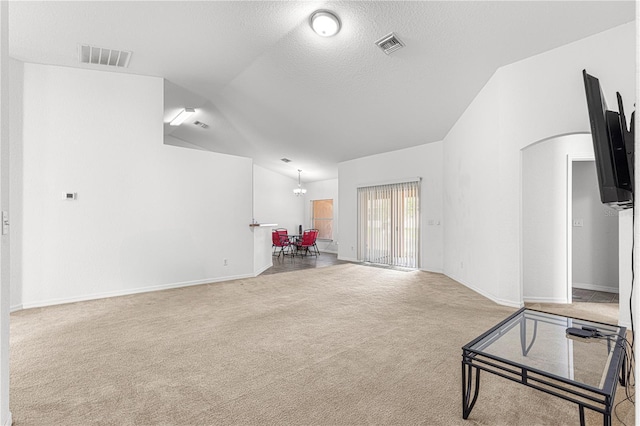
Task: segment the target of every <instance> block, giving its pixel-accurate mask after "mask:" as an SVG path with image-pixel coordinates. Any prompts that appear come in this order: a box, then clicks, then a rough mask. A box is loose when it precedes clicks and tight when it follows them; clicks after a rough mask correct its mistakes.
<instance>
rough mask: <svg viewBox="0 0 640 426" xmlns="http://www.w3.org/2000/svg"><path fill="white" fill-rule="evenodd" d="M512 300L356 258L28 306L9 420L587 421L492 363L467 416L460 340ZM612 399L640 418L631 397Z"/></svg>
mask: <svg viewBox="0 0 640 426" xmlns="http://www.w3.org/2000/svg"><path fill="white" fill-rule="evenodd" d="M512 312H514V309H511V308H506V307H502V306H498V305H496V304H494V303H492V302H490V301H488V300H487V299H485V298H483V297H481V296H479V295H478V294H476V293H474V292H473V291H471V290H469V289H467V288H466V287H464V286H462V285H460V284H458V283H456V282H455V281H452V280H450V279H448V278H446V277H444V276H443V275H440V274H431V273H426V272H418V271H416V272H401V271H395V270H386V269H380V268H371V267H366V266H361V265H354V264H346V265H338V266H332V267H327V268H319V269H313V270H305V271H295V272H288V273H283V274H277V275H268V276H264V277H258V278H254V279H246V280H237V281H232V282H225V283H217V284H209V285H200V286H194V287H188V288H181V289H175V290H167V291H160V292H154V293H146V294H138V295H132V296H125V297H116V298H110V299H101V300H95V301H89V302H81V303H74V304H68V305H61V306H53V307H47V308H40V309H31V310H25V311H20V312H16V313H14V314H12V316H11V411H12V414H13V417H14V420H15V424H16V425H93V424H96V425H97V424H100V425H112V424H113V425H116V424H117V425H213V424H286V425H295V424H300V425H302V424H304V425H318V424H324V425H336V424H394V425H398V424H403V425H404V424H423V425H536V424H548V425H559V424H567V425H569V424H571V425H575V424H578V409H577V406H575V405H574V404H571V403H568V402H565V401H561V400H559V399H557V398H554V397H552V396H549V395H546V394H543V393H541V392H538V391H536V390H533V389H529V388H526V387H525V386H522V385H519V384H516V383H512V382H510V381H507V380H505V379H502V378H499V377H496V376H493V375H490V374H484V375H483V377H482V383H481V389H480V397H479V399H478V402H477V404H476V407H475V408H474V410H473V412H472V413H471V416H470V418H469V420H467V421H465V420H462V416H461V384H460V374H461V366H460V361H461V352H462V351H461V347H462V346H463V345H464V344H466V343H468V342H469V341H470V340H472V339H473V338H475V337H476V336H477V335H479V334H480V333H482V332H484V331H486V329H488V328H489V327H491V326H493V325H495V324H496V323H497V322H499V321H500V320H502V319H504V318H505V317H506V316H508V315H509V314H511V313H512ZM623 394H624V390H623V389H620V390H619V391H618V399H619V398H620V397H621V396H622V395H623ZM618 412H619V413H621V418H622V419H623V420H624V421H625V422H626V423H627V424H629V425H631V424H634V418H633V410H632V409H631V404H629V403H624V404H623V405H621V406H620V407H619V408H618ZM587 415H588V418H587V421H588V422H594V423H597V424H602V417H601V415H599V414H596V413H591V412H587ZM613 423H614V425H615V424H620V423H619V422H618V420H617V419H616V418H615V416H614V419H613ZM587 424H589V423H587Z"/></svg>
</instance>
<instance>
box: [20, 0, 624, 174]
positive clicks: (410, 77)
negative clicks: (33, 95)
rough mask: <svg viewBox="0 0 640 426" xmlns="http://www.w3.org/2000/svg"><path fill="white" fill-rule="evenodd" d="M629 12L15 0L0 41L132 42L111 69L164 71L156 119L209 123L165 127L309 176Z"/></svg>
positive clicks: (40, 49)
mask: <svg viewBox="0 0 640 426" xmlns="http://www.w3.org/2000/svg"><path fill="white" fill-rule="evenodd" d="M320 8H322V9H329V10H332V11H334V12H335V13H336V14H338V15H339V16H340V19H341V21H342V30H341V31H340V33H338V34H337V35H336V36H334V37H330V38H323V37H319V36H318V35H316V34H315V33H314V32H313V31H312V30H311V28H310V27H309V24H308V19H309V16H310V15H311V13H312V12H313V11H315V10H317V9H320ZM634 16H635V3H634V2H633V1H625V2H613V1H603V2H596V1H569V2H559V1H549V2H542V1H533V2H525V1H499V2H489V1H473V2H463V1H444V2H435V1H422V2H401V1H395V2H394V1H391V2H377V1H376V2H369V1H367V2H365V1H359V2H358V1H354V2H349V1H336V2H324V1H321V2H317V1H304V2H303V1H275V2H270V1H229V2H225V1H210V2H196V1H175V2H149V1H143V2H131V1H116V2H79V1H75V2H56V1H46V2H24V1H19V2H10V4H9V52H10V55H11V56H12V57H14V58H16V59H19V60H23V61H27V62H36V63H44V64H56V65H63V66H71V67H78V68H91V69H103V68H104V67H101V66H97V65H81V64H79V63H78V53H77V51H78V44H81V43H83V44H84V43H86V44H91V45H95V46H99V47H107V48H113V49H122V50H130V51H132V52H133V56H132V58H131V62H130V64H129V68H128V69H126V70H117V71H114V72H127V73H135V74H143V75H150V76H159V77H163V78H165V79H167V80H168V82H167V84H166V89H165V120H168V119H169V118H172V116H173V115H174V114H175V113H176V111H177V109H178V107H180V106H186V107H189V106H196V107H200V108H199V110H198V114H197V115H196V116H195V117H194V120H200V121H202V122H205V123H206V124H208V125H209V128H208V129H202V128H200V127H196V126H194V125H193V124H190V123H188V124H186V125H183V126H181V127H180V128H177V129H176V128H172V129H168V127H166V129H167V130H166V133H171V135H172V136H174V137H176V138H179V139H182V140H185V141H188V142H190V143H193V144H196V145H199V146H201V147H203V148H205V149H209V150H212V151H216V152H224V153H229V154H235V155H245V156H251V157H253V158H254V161H255V162H256V164H259V165H262V166H264V167H266V168H268V169H271V170H274V171H277V172H280V173H283V174H285V175H288V176H291V177H297V172H296V169H298V168H300V169H302V170H303V176H302V177H303V181H307V182H308V181H315V180H322V179H328V178H334V177H336V176H337V163H338V162H340V161H345V160H349V159H353V158H358V157H363V156H367V155H372V154H376V153H381V152H386V151H391V150H395V149H401V148H406V147H411V146H415V145H420V144H424V143H428V142H434V141H439V140H442V139H443V138H444V136H445V135H446V134H447V132H448V131H449V129H450V128H451V126H452V125H453V124H454V123H455V121H456V120H457V119H458V118H459V117H460V115H461V114H462V112H463V111H464V110H465V108H466V107H467V106H468V105H469V103H470V102H471V100H472V99H473V98H474V97H475V96H476V95H477V93H478V92H479V91H480V90H481V88H482V87H483V85H484V84H485V83H486V82H487V80H488V79H489V78H490V77H491V75H492V74H493V73H494V72H495V71H496V69H497V68H498V67H500V66H503V65H506V64H509V63H513V62H515V61H518V60H520V59H524V58H526V57H529V56H532V55H535V54H538V53H541V52H544V51H547V50H550V49H553V48H555V47H558V46H561V45H564V44H567V43H570V42H572V41H575V40H579V39H581V38H584V37H586V36H589V35H592V34H596V33H598V32H601V31H604V30H606V29H609V28H612V27H614V26H617V25H621V24H624V23H626V22H630V21H633V20H634ZM391 31H394V32H396V34H398V36H399V37H400V38H401V39H402V40H403V41H404V42H405V43H406V47H405V48H403V49H401V50H399V51H397V52H395V53H393V54H391V55H389V56H387V55H385V54H384V53H383V52H382V51H381V50H379V49H378V48H377V47H376V46H375V44H374V42H375V41H376V40H378V39H379V38H381V37H382V36H384V35H386V34H388V33H389V32H391ZM110 70H111V71H113V70H112V69H110ZM187 102H188V103H187ZM195 103H197V104H198V105H194V104H195ZM282 157H287V158H290V159H291V160H293V161H292V162H291V163H289V164H288V165H287V164H284V163H283V162H281V161H280V159H281V158H282Z"/></svg>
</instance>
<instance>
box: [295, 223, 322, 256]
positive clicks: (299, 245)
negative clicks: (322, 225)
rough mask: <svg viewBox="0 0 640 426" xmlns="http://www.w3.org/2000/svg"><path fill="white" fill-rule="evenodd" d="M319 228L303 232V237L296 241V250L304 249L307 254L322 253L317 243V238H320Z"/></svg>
mask: <svg viewBox="0 0 640 426" xmlns="http://www.w3.org/2000/svg"><path fill="white" fill-rule="evenodd" d="M318 232H319V231H318V230H317V229H307V230H306V231H304V232H303V233H302V238H300V241H296V243H295V245H296V252H299V251H300V250H302V249H304V254H305V256H306V255H307V254H309V253H312V254H313V255H315V256H317V255H319V254H320V250H318V246H317V245H316V239H317V238H318Z"/></svg>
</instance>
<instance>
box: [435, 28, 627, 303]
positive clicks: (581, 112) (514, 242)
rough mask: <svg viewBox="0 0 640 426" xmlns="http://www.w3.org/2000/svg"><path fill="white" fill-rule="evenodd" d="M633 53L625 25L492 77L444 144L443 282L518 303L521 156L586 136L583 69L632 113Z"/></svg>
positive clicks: (536, 57)
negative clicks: (551, 141)
mask: <svg viewBox="0 0 640 426" xmlns="http://www.w3.org/2000/svg"><path fill="white" fill-rule="evenodd" d="M612 46H615V48H612ZM635 48H636V39H635V24H634V23H629V24H626V25H622V26H620V27H617V28H614V29H612V30H609V31H605V32H602V33H600V34H597V35H595V36H592V37H588V38H585V39H583V40H580V41H577V42H574V43H571V44H568V45H566V46H563V47H560V48H557V49H554V50H551V51H549V52H545V53H543V54H540V55H537V56H534V57H531V58H528V59H526V60H523V61H520V62H517V63H514V64H511V65H508V66H505V67H503V68H500V69H499V70H498V71H497V72H496V73H495V74H494V76H493V77H492V78H491V80H490V81H489V82H488V83H487V85H486V86H485V88H483V89H482V91H481V92H480V93H479V94H478V96H477V97H476V99H475V100H474V101H473V102H472V103H471V105H470V106H469V108H468V109H467V110H466V111H465V113H464V114H463V115H462V116H461V118H460V119H459V120H458V122H457V123H456V124H455V125H454V127H453V128H452V130H451V131H450V132H449V134H448V135H447V136H446V137H445V139H444V149H445V154H444V158H445V164H444V170H445V179H444V193H445V194H446V198H445V206H444V212H445V217H446V218H447V223H446V226H445V235H444V241H445V243H444V257H445V273H446V274H447V275H450V276H452V277H453V278H455V279H458V280H459V281H461V282H463V283H465V284H466V285H468V286H469V287H471V288H475V289H476V290H478V291H479V292H480V293H482V294H485V295H487V296H489V297H491V298H493V299H494V300H496V301H498V302H500V303H504V304H508V305H513V306H519V305H521V303H522V300H523V298H522V296H523V295H522V286H521V279H522V278H521V273H522V259H521V238H520V236H521V210H520V207H521V205H520V204H521V158H520V155H521V154H520V151H521V149H523V148H524V147H526V146H528V145H530V144H532V143H535V142H537V141H540V140H544V139H547V138H550V137H554V136H559V135H564V134H569V133H580V132H588V131H589V122H588V115H587V108H586V102H585V98H584V87H583V82H582V75H581V71H582V69H583V68H586V69H587V70H588V71H589V72H590V73H591V74H593V75H595V76H597V77H598V78H600V81H601V83H602V84H603V85H604V88H605V90H606V91H607V93H606V95H607V97H608V98H609V99H611V100H613V96H614V91H615V90H617V91H620V92H621V93H622V95H623V97H624V99H625V104H626V105H628V106H629V108H630V107H631V105H633V103H634V102H635V99H634V94H635V69H636V67H635ZM611 104H612V105H614V103H613V102H611ZM544 172H545V171H544V170H540V173H544ZM458 173H462V174H461V175H458ZM463 230H465V231H463ZM622 255H623V254H622V252H621V256H622ZM474 259H475V260H474ZM627 285H628V284H627Z"/></svg>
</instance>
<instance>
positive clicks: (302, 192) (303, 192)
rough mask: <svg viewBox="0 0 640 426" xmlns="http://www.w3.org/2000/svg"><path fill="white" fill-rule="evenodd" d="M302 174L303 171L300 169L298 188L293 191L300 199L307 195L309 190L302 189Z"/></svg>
mask: <svg viewBox="0 0 640 426" xmlns="http://www.w3.org/2000/svg"><path fill="white" fill-rule="evenodd" d="M300 172H302V170H300V169H298V187H297V188H296V189H294V190H293V193H294V194H295V195H296V197H299V196H301V195H304V194H306V193H307V190H306V189H304V188H303V187H302V184H301V183H300Z"/></svg>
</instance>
